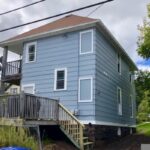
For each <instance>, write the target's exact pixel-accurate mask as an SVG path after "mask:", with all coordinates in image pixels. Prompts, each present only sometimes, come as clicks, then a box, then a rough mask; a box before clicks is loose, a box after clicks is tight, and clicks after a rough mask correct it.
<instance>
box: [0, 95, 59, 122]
mask: <svg viewBox="0 0 150 150" xmlns="http://www.w3.org/2000/svg"><path fill="white" fill-rule="evenodd" d="M16 117H19V118H23V119H26V120H55V121H56V120H58V101H57V100H52V99H49V98H43V97H38V96H35V95H32V94H21V95H4V96H0V118H16Z"/></svg>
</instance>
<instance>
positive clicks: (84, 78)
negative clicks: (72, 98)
mask: <svg viewBox="0 0 150 150" xmlns="http://www.w3.org/2000/svg"><path fill="white" fill-rule="evenodd" d="M87 79H90V80H91V98H90V99H89V100H80V81H81V80H87ZM92 101H93V77H91V76H90V77H89V76H87V77H79V87H78V102H82V103H84V102H92Z"/></svg>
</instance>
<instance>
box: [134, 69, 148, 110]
mask: <svg viewBox="0 0 150 150" xmlns="http://www.w3.org/2000/svg"><path fill="white" fill-rule="evenodd" d="M136 76H137V78H136V80H135V87H136V95H137V96H136V100H137V107H138V105H139V104H140V102H141V101H142V100H143V99H144V96H145V94H144V93H145V91H150V72H149V71H139V72H137V74H136Z"/></svg>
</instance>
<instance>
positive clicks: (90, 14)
mask: <svg viewBox="0 0 150 150" xmlns="http://www.w3.org/2000/svg"><path fill="white" fill-rule="evenodd" d="M102 6H103V4H102V5H99V6H98V7H96V8H95V9H94V10H92V11H91V12H90V13H89V14H88V15H87V17H89V16H90V15H92V14H93V13H94V12H95V11H96V10H98V9H99V8H101V7H102Z"/></svg>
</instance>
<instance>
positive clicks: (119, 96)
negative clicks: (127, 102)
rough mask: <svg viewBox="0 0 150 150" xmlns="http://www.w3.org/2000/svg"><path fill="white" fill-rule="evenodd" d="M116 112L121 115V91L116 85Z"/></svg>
mask: <svg viewBox="0 0 150 150" xmlns="http://www.w3.org/2000/svg"><path fill="white" fill-rule="evenodd" d="M117 102H118V114H119V115H122V91H121V88H119V87H117Z"/></svg>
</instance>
